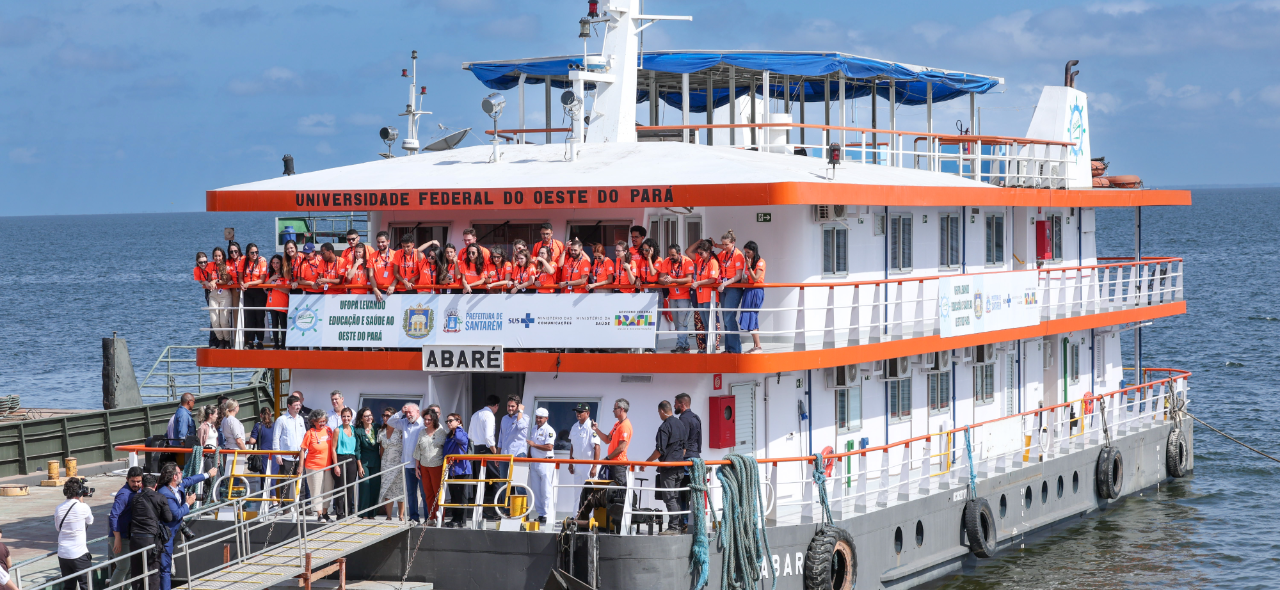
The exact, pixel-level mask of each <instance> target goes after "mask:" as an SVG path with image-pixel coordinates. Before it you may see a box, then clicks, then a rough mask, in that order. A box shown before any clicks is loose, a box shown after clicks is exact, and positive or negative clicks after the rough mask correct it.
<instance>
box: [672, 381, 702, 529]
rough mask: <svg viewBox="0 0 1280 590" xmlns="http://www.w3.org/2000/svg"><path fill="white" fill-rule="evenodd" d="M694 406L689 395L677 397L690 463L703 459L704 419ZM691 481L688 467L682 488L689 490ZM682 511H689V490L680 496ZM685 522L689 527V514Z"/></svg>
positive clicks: (678, 411) (687, 456)
mask: <svg viewBox="0 0 1280 590" xmlns="http://www.w3.org/2000/svg"><path fill="white" fill-rule="evenodd" d="M692 406H693V399H692V398H690V397H689V394H687V393H680V394H679V395H677V396H676V403H675V404H674V407H675V410H676V416H678V417H679V418H680V421H681V422H684V428H685V433H686V434H685V437H684V460H685V461H688V460H689V459H701V458H702V419H701V418H699V417H698V415H697V414H695V413H693V409H692ZM690 481H692V480H691V479H690V472H689V468H688V467H686V468H685V471H684V479H683V480H681V482H680V487H682V488H688V487H689V482H690ZM680 509H681V510H688V509H689V491H688V490H686V491H684V492H681V494H680ZM683 520H684V523H685V525H686V526H687V525H688V524H689V515H688V514H686V515H684V519H683Z"/></svg>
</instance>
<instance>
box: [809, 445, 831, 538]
mask: <svg viewBox="0 0 1280 590" xmlns="http://www.w3.org/2000/svg"><path fill="white" fill-rule="evenodd" d="M824 461H825V460H824V458H823V456H822V451H818V454H816V455H814V456H813V485H815V486H818V500H819V501H820V502H822V517H823V521H822V522H823V523H825V524H834V523H835V521H834V520H833V519H832V518H831V504H829V503H828V502H827V474H826V472H825V471H823V467H822V465H823V463H824Z"/></svg>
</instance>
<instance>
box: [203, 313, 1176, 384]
mask: <svg viewBox="0 0 1280 590" xmlns="http://www.w3.org/2000/svg"><path fill="white" fill-rule="evenodd" d="M1186 312H1187V303H1186V302H1185V301H1178V302H1175V303H1165V304H1162V305H1153V306H1150V307H1139V308H1136V309H1126V310H1122V311H1113V312H1107V313H1100V314H1094V315H1087V316H1079V317H1074V318H1066V319H1060V320H1049V321H1047V322H1041V323H1040V324H1037V325H1035V326H1028V327H1026V328H1014V329H1010V330H999V331H995V332H984V333H982V334H972V335H969V336H955V337H952V338H942V337H940V336H924V337H921V338H910V339H907V340H896V341H892V342H880V343H877V344H864V345H861V346H849V347H844V348H830V349H823V350H807V351H800V352H778V353H768V354H663V355H660V356H659V355H651V354H611V353H563V354H559V353H547V352H508V353H504V355H503V364H504V366H505V367H506V369H507V371H510V372H515V373H555V372H560V373H600V372H608V373H703V374H705V373H777V372H780V371H799V370H805V369H819V368H823V367H834V366H838V365H851V364H855V363H865V362H870V361H877V360H882V359H887V358H895V357H901V356H909V355H913V354H924V353H928V352H937V351H939V350H948V349H953V348H963V347H966V346H976V345H979V344H989V343H994V342H1007V341H1010V340H1022V339H1027V338H1039V337H1042V336H1051V335H1055V334H1063V333H1066V332H1074V331H1077V330H1089V329H1092V328H1101V327H1104V326H1114V325H1119V324H1126V323H1130V322H1142V321H1146V320H1151V319H1156V318H1163V317H1169V316H1174V315H1179V314H1184V313H1186ZM557 362H558V363H559V367H557V366H556V364H557ZM196 364H198V365H200V366H202V367H261V368H268V369H339V370H347V371H421V370H422V353H421V352H402V351H394V352H391V351H386V352H365V351H333V350H327V351H326V350H218V349H211V348H202V349H199V350H197V351H196Z"/></svg>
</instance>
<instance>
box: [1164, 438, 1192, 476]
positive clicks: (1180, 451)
mask: <svg viewBox="0 0 1280 590" xmlns="http://www.w3.org/2000/svg"><path fill="white" fill-rule="evenodd" d="M1189 448H1190V445H1188V444H1187V435H1186V434H1184V433H1183V432H1182V429H1181V428H1176V427H1175V428H1174V429H1173V430H1170V431H1169V440H1168V441H1166V444H1165V449H1164V468H1165V471H1166V472H1167V473H1168V474H1169V477H1185V476H1186V475H1187V472H1188V471H1191V453H1189V452H1187V451H1188V449H1189Z"/></svg>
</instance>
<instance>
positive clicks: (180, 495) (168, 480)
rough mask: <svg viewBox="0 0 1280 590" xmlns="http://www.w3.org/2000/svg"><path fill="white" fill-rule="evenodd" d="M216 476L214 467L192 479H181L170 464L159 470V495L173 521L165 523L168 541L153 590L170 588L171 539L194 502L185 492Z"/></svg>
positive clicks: (171, 567)
mask: <svg viewBox="0 0 1280 590" xmlns="http://www.w3.org/2000/svg"><path fill="white" fill-rule="evenodd" d="M217 475H218V468H217V467H214V468H213V469H210V470H209V471H208V472H207V473H201V474H199V475H196V476H194V477H182V470H181V469H179V468H178V466H177V465H174V464H172V463H170V464H168V465H166V466H165V467H164V469H162V470H160V491H159V494H160V496H161V497H162V498H164V499H165V500H166V501H167V503H168V506H169V512H170V513H172V514H173V519H171V520H169V521H166V522H165V526H167V527H168V528H169V539H168V541H167V542H166V543H165V544H164V551H163V552H162V553H161V554H160V585H159V586H154V587H153V588H158V589H159V590H169V588H170V579H171V576H172V573H173V539H174V538H175V537H177V536H178V527H180V526H182V519H183V518H185V517H186V516H187V514H189V513H190V512H191V504H192V503H194V502H195V501H196V495H195V494H190V493H187V492H186V491H185V490H187V489H189V488H190V487H191V486H194V485H196V484H198V483H200V482H202V481H204V480H206V479H210V478H213V477H217ZM184 494H185V497H184Z"/></svg>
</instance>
